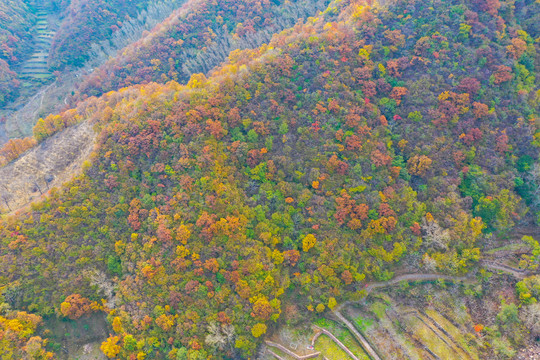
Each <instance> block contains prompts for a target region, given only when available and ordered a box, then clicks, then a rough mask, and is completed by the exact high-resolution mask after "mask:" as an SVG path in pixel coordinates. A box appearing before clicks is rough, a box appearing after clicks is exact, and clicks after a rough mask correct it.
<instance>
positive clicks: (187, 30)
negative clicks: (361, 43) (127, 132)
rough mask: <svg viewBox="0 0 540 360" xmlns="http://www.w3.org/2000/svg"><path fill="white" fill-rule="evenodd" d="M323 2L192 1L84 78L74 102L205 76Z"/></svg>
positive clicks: (321, 6) (316, 9) (315, 10)
mask: <svg viewBox="0 0 540 360" xmlns="http://www.w3.org/2000/svg"><path fill="white" fill-rule="evenodd" d="M328 3H329V1H328V0H294V1H282V0H276V1H241V2H239V1H233V0H218V1H213V2H209V1H205V0H192V1H188V2H187V3H186V4H185V5H184V6H182V7H181V8H179V9H178V10H176V11H175V12H174V13H173V14H172V15H171V16H170V17H169V18H168V19H167V20H165V21H164V22H163V23H161V24H160V25H159V26H158V27H156V28H155V29H154V30H153V31H152V32H150V33H149V34H148V35H147V36H145V37H143V38H142V39H141V40H139V41H137V42H135V43H133V44H130V45H129V46H127V47H126V48H125V49H124V50H122V52H120V53H119V54H118V55H117V56H115V57H114V58H112V59H111V60H109V61H108V62H107V63H106V64H104V65H103V66H101V67H100V68H98V69H95V71H94V72H93V73H92V74H91V75H89V76H88V78H86V79H85V80H84V81H83V83H82V84H81V85H80V86H79V89H78V92H77V94H76V96H75V100H80V99H84V98H86V97H88V96H98V95H101V94H103V93H106V92H108V91H111V90H118V89H120V88H122V87H125V86H130V85H135V84H145V83H148V82H150V81H155V82H161V83H164V82H167V81H170V80H175V81H178V82H181V83H185V82H186V81H187V80H188V79H189V77H190V76H191V74H193V73H199V72H203V73H207V72H208V71H210V70H211V69H213V68H214V67H215V66H217V65H219V64H220V63H221V62H222V61H223V60H225V59H226V57H227V55H228V54H229V52H231V51H232V50H235V49H245V48H253V47H257V46H259V45H261V44H262V43H263V42H268V41H269V40H270V38H271V36H272V34H275V33H278V32H280V31H282V30H284V29H286V28H289V27H291V26H293V25H294V24H295V23H296V22H297V21H298V19H301V18H302V19H306V18H308V17H309V16H314V15H316V14H317V13H318V12H319V11H322V10H324V9H326V6H327V5H328Z"/></svg>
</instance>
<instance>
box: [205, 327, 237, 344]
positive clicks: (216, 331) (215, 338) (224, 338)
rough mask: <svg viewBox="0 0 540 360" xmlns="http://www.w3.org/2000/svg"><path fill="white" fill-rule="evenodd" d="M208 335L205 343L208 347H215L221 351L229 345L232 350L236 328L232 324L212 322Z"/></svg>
mask: <svg viewBox="0 0 540 360" xmlns="http://www.w3.org/2000/svg"><path fill="white" fill-rule="evenodd" d="M207 330H208V335H206V338H205V341H206V343H207V344H208V345H210V346H214V347H216V348H218V349H220V350H223V349H224V348H225V346H226V345H227V344H229V345H230V346H231V350H234V349H233V348H232V344H233V340H234V336H235V331H234V326H233V325H231V324H221V326H220V324H218V323H217V322H215V321H214V322H211V323H210V324H208V328H207Z"/></svg>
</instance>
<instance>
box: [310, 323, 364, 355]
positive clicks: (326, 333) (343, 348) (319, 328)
mask: <svg viewBox="0 0 540 360" xmlns="http://www.w3.org/2000/svg"><path fill="white" fill-rule="evenodd" d="M314 326H315V328H317V329H318V330H320V331H321V333H324V334H325V335H326V336H328V337H330V339H332V340H334V342H335V343H336V344H337V345H338V346H339V347H340V348H341V349H342V350H343V351H345V352H346V353H347V354H348V355H349V356H350V357H351V358H353V360H360V359H359V358H358V357H357V356H356V355H354V354H353V353H352V351H351V350H349V348H348V347H347V346H345V344H343V343H342V342H341V341H339V339H338V338H337V337H335V336H334V334H332V333H331V332H330V331H328V330H326V329H324V328H322V327H320V326H317V325H314Z"/></svg>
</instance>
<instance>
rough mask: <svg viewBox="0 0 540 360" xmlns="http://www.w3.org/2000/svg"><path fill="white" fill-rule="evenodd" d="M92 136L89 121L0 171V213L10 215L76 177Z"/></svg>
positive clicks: (57, 135) (56, 137)
mask: <svg viewBox="0 0 540 360" xmlns="http://www.w3.org/2000/svg"><path fill="white" fill-rule="evenodd" d="M95 137H96V134H95V132H94V130H93V128H92V124H91V123H90V122H89V121H85V122H83V123H81V124H79V125H76V126H73V127H70V128H68V129H66V130H65V131H63V132H61V133H59V134H56V135H55V136H53V137H51V138H49V139H47V140H45V141H44V142H43V143H41V144H40V145H38V146H37V147H35V148H33V149H32V150H30V151H28V152H27V153H26V154H24V155H23V156H21V157H20V158H19V159H17V160H15V161H13V162H12V163H10V164H8V165H6V166H4V167H2V168H0V213H8V212H14V211H16V210H18V209H21V208H23V207H24V206H26V205H28V204H29V203H31V202H34V201H37V200H39V199H40V198H41V197H43V196H45V195H46V193H47V191H48V190H49V189H51V188H53V187H56V186H60V185H62V184H63V183H64V182H66V181H68V180H70V179H71V178H72V177H73V176H74V175H76V174H78V173H79V172H80V170H81V168H82V164H83V162H84V161H85V160H86V159H87V158H88V157H89V156H90V153H91V152H92V149H93V147H94V140H95Z"/></svg>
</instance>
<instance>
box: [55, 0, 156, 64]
mask: <svg viewBox="0 0 540 360" xmlns="http://www.w3.org/2000/svg"><path fill="white" fill-rule="evenodd" d="M148 4H149V1H148V0H131V1H125V0H107V1H105V0H72V1H71V2H70V3H69V6H67V7H66V8H65V9H63V12H64V17H65V19H64V21H63V22H62V26H61V27H60V29H59V31H58V33H57V34H56V36H55V38H54V41H53V47H52V51H51V58H50V60H49V63H50V66H51V67H52V68H53V69H63V68H64V67H65V66H66V65H70V66H82V65H84V63H85V62H86V61H87V60H88V57H89V55H90V48H91V45H92V44H93V43H96V42H99V41H102V40H106V39H108V38H110V37H111V36H112V34H113V33H114V32H115V31H118V30H119V29H120V28H121V27H122V25H123V23H124V22H126V21H128V20H129V19H130V18H132V17H135V16H137V14H138V13H139V12H140V11H142V10H144V9H145V7H146V6H147V5H148Z"/></svg>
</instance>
